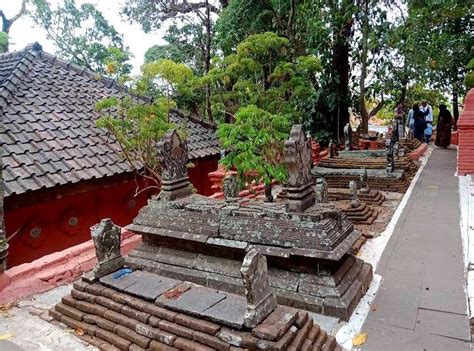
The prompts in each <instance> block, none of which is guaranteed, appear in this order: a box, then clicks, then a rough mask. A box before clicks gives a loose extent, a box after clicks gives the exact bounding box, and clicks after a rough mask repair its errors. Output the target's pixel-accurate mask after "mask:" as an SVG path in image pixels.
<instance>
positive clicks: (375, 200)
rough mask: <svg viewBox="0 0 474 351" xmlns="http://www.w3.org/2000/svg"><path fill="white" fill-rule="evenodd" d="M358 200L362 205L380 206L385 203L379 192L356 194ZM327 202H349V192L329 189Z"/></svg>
mask: <svg viewBox="0 0 474 351" xmlns="http://www.w3.org/2000/svg"><path fill="white" fill-rule="evenodd" d="M358 196H359V200H360V201H361V202H363V203H366V204H369V205H372V206H380V205H382V204H383V202H384V201H385V196H384V195H383V194H382V193H381V192H380V191H379V190H373V189H370V190H369V191H368V192H358ZM328 200H329V201H344V200H345V201H349V200H351V192H350V190H349V189H341V188H329V189H328Z"/></svg>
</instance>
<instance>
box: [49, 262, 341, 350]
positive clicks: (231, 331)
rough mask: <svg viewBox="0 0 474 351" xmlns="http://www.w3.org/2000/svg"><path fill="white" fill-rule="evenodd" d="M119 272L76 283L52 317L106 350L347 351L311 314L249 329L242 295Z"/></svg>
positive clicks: (289, 314)
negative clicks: (96, 280)
mask: <svg viewBox="0 0 474 351" xmlns="http://www.w3.org/2000/svg"><path fill="white" fill-rule="evenodd" d="M118 273H119V274H117V273H112V274H110V275H108V276H105V277H103V278H101V279H100V282H97V283H94V284H89V283H86V282H85V281H79V282H76V283H74V285H73V286H74V288H73V289H72V291H71V294H70V295H68V296H65V297H63V298H62V302H61V303H59V304H58V305H56V307H55V308H54V309H52V310H50V315H51V316H52V317H54V318H55V319H56V320H58V321H61V322H62V323H64V324H66V325H68V326H69V327H71V328H73V329H75V330H76V334H77V335H79V337H80V338H81V339H83V340H84V341H86V342H88V343H90V344H91V345H94V346H97V347H98V348H99V349H101V350H129V351H144V350H151V351H158V350H159V351H173V350H186V351H191V350H193V351H210V350H219V351H222V350H226V351H238V350H242V351H243V350H324V351H340V350H342V348H341V347H340V346H339V345H338V344H337V342H336V340H335V338H334V337H333V336H330V335H328V334H327V333H326V332H325V331H324V330H322V329H321V328H320V327H319V326H318V325H317V324H314V323H313V320H312V318H311V317H309V316H308V313H307V312H303V311H299V310H296V309H293V308H290V307H284V306H280V305H277V306H276V307H275V308H274V309H273V310H270V313H269V314H268V316H266V317H265V319H263V321H261V322H260V323H258V325H256V326H255V327H253V328H246V327H245V326H244V319H245V311H246V299H245V298H243V297H241V296H237V295H232V294H228V293H224V292H221V291H216V290H212V289H208V288H205V287H202V286H199V285H195V284H191V283H187V282H183V281H179V280H175V279H170V278H166V277H161V276H158V275H156V274H152V273H147V272H143V271H134V272H132V273H128V274H125V275H120V271H119V272H118ZM79 331H80V332H79ZM81 334H83V335H81Z"/></svg>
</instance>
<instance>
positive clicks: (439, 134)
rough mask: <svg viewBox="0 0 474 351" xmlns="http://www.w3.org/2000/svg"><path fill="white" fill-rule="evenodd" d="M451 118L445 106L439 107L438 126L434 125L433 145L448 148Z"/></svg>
mask: <svg viewBox="0 0 474 351" xmlns="http://www.w3.org/2000/svg"><path fill="white" fill-rule="evenodd" d="M452 125H453V116H452V115H451V112H450V111H449V110H448V108H447V107H446V105H443V104H441V105H439V115H438V124H437V125H436V140H435V145H436V146H439V147H444V148H448V147H449V145H451V126H452Z"/></svg>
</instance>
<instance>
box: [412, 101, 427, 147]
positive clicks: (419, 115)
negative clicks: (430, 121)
mask: <svg viewBox="0 0 474 351" xmlns="http://www.w3.org/2000/svg"><path fill="white" fill-rule="evenodd" d="M413 119H414V121H415V128H414V132H415V138H416V139H418V140H419V141H421V142H423V137H424V133H425V128H426V121H425V114H424V113H423V112H421V110H420V107H419V106H418V104H414V105H413Z"/></svg>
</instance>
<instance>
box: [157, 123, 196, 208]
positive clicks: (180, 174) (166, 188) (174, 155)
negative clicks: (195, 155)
mask: <svg viewBox="0 0 474 351" xmlns="http://www.w3.org/2000/svg"><path fill="white" fill-rule="evenodd" d="M157 149H158V160H159V161H160V164H161V168H162V172H161V192H160V195H159V197H160V199H163V200H168V201H172V200H175V199H179V198H182V197H186V196H189V195H191V194H192V189H191V184H190V182H189V177H188V169H187V168H186V165H187V163H188V146H187V143H186V140H181V138H180V136H179V135H178V133H177V132H176V130H174V129H173V130H171V131H169V132H168V133H166V134H165V136H164V137H163V139H162V141H160V142H158V143H157Z"/></svg>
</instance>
